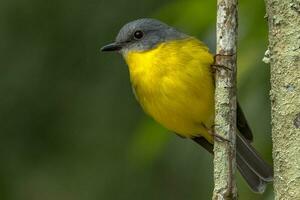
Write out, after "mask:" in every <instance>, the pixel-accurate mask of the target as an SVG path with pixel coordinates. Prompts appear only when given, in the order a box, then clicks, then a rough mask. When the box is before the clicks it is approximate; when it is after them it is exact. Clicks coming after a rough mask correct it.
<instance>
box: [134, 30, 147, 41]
mask: <svg viewBox="0 0 300 200" xmlns="http://www.w3.org/2000/svg"><path fill="white" fill-rule="evenodd" d="M133 36H134V39H137V40H139V39H142V37H143V36H144V33H143V32H142V31H135V32H134V34H133Z"/></svg>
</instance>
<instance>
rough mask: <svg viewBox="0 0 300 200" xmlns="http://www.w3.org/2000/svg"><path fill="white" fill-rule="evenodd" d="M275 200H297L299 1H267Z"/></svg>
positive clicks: (299, 193)
mask: <svg viewBox="0 0 300 200" xmlns="http://www.w3.org/2000/svg"><path fill="white" fill-rule="evenodd" d="M266 7H267V15H268V24H269V50H268V53H267V56H268V57H267V58H265V59H264V60H265V61H267V62H270V66H271V93H270V94H271V106H272V139H273V160H274V192H275V199H276V200H281V199H282V200H283V199H284V200H296V199H300V1H299V0H266Z"/></svg>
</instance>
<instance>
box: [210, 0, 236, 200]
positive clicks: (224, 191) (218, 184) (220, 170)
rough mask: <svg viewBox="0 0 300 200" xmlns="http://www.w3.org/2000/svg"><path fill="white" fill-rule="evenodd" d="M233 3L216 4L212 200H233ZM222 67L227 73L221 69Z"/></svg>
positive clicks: (221, 0) (233, 0) (228, 0)
mask: <svg viewBox="0 0 300 200" xmlns="http://www.w3.org/2000/svg"><path fill="white" fill-rule="evenodd" d="M236 44H237V0H218V2H217V55H216V57H215V58H216V63H215V64H216V68H218V69H217V70H216V91H215V99H216V102H215V109H216V111H215V113H216V117H215V124H216V126H215V133H216V134H218V135H219V136H221V137H222V138H225V139H227V140H228V141H229V142H228V141H218V140H217V138H216V137H215V138H216V139H215V142H214V183H215V185H214V194H213V200H227V199H228V200H229V199H237V191H236V184H235V180H234V173H235V171H236V167H235V135H236V130H237V129H236V105H237V101H236ZM220 66H226V68H229V69H224V68H223V69H222V67H220Z"/></svg>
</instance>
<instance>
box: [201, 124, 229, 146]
mask: <svg viewBox="0 0 300 200" xmlns="http://www.w3.org/2000/svg"><path fill="white" fill-rule="evenodd" d="M202 126H203V127H204V128H205V129H206V130H207V132H208V133H209V134H210V135H211V136H212V137H214V139H215V140H218V142H230V140H228V139H226V138H224V137H223V136H221V135H219V134H217V133H215V131H214V129H215V126H217V125H216V124H213V125H212V126H211V127H210V128H208V127H207V126H206V125H205V124H204V123H202Z"/></svg>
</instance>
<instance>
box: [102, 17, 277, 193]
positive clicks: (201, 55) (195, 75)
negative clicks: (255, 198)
mask: <svg viewBox="0 0 300 200" xmlns="http://www.w3.org/2000/svg"><path fill="white" fill-rule="evenodd" d="M101 51H104V52H111V51H114V52H118V53H120V54H121V55H122V56H123V58H124V60H125V62H126V63H127V65H128V69H129V76H130V82H131V85H132V90H133V93H134V96H135V97H136V99H137V101H138V102H139V104H140V105H141V107H142V108H143V110H144V111H145V113H147V114H148V115H150V116H151V117H152V118H154V120H155V121H157V122H158V123H160V124H161V125H162V126H164V127H166V128H167V129H168V130H170V131H172V132H174V133H176V134H177V135H179V136H181V137H182V138H188V139H191V140H193V141H195V142H196V143H198V144H199V145H200V146H202V147H203V148H204V149H206V150H207V151H208V152H210V153H211V154H213V144H214V133H213V127H214V118H215V108H214V104H215V99H214V98H215V97H214V91H215V84H214V70H213V67H212V66H213V65H214V55H213V54H212V53H210V50H209V48H208V47H207V46H206V45H205V44H204V43H203V42H202V41H200V40H198V39H197V38H196V37H193V36H190V35H188V34H186V33H183V32H181V31H179V30H177V29H176V28H174V27H172V26H169V25H167V24H166V23H163V22H161V21H159V20H156V19H152V18H141V19H137V20H134V21H131V22H129V23H127V24H125V25H124V26H123V27H122V28H121V29H120V31H119V33H118V34H117V36H116V38H115V41H114V42H113V43H110V44H108V45H105V46H103V47H102V48H101ZM236 127H237V135H236V163H237V169H238V171H239V172H240V173H241V175H242V177H243V178H244V179H245V181H246V183H247V184H248V185H249V186H250V188H251V189H252V190H253V191H254V192H256V193H263V192H264V190H265V188H266V185H267V183H269V182H272V180H273V169H272V167H271V166H270V165H269V164H268V163H267V162H266V161H264V160H263V159H262V158H261V156H260V155H259V154H258V152H257V151H256V150H255V149H254V147H253V146H252V145H251V142H252V140H253V134H252V131H251V129H250V127H249V125H248V123H247V121H246V118H245V115H244V113H243V111H242V109H241V107H240V105H239V104H237V124H236Z"/></svg>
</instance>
